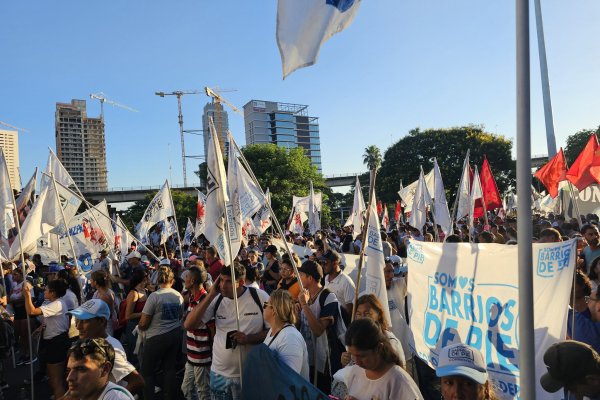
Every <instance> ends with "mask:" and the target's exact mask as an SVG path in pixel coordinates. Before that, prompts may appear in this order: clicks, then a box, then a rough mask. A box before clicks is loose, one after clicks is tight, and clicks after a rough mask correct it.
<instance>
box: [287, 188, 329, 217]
mask: <svg viewBox="0 0 600 400" xmlns="http://www.w3.org/2000/svg"><path fill="white" fill-rule="evenodd" d="M322 199H323V196H322V194H321V192H319V193H315V195H314V198H313V204H314V206H315V207H316V208H318V209H319V210H320V209H321V202H322ZM309 203H310V194H309V195H308V196H304V197H298V196H292V207H294V208H295V209H296V210H297V211H299V212H308V210H309V209H310V204H309Z"/></svg>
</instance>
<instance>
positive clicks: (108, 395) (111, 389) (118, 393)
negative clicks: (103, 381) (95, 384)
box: [98, 382, 135, 400]
mask: <svg viewBox="0 0 600 400" xmlns="http://www.w3.org/2000/svg"><path fill="white" fill-rule="evenodd" d="M134 399H135V398H134V397H133V396H132V395H131V393H129V391H128V390H127V389H125V388H124V387H122V386H119V385H116V384H114V383H112V382H108V385H106V387H105V388H104V390H103V391H102V393H100V396H98V400H134Z"/></svg>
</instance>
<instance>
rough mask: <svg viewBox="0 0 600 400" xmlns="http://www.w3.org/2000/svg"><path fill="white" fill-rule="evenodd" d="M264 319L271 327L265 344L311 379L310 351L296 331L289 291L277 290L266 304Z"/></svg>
mask: <svg viewBox="0 0 600 400" xmlns="http://www.w3.org/2000/svg"><path fill="white" fill-rule="evenodd" d="M264 309H265V310H264V318H265V321H266V322H267V323H268V324H269V325H270V326H271V329H270V330H269V332H268V333H267V337H266V338H265V341H264V343H265V344H266V345H267V346H269V348H270V349H271V350H273V351H275V352H276V353H277V354H278V355H279V358H280V359H281V360H282V361H283V362H284V363H285V364H287V365H288V366H289V367H290V368H291V369H293V370H294V371H296V372H297V373H298V374H300V375H302V376H303V377H304V378H305V379H306V380H308V378H309V376H308V375H309V369H308V350H307V349H306V342H305V341H304V338H303V337H302V334H301V333H300V332H299V331H298V329H296V326H295V325H294V324H295V323H296V312H295V309H294V300H293V299H292V296H291V295H290V293H289V292H288V291H287V290H284V289H277V290H275V291H274V292H272V293H271V297H270V298H269V302H268V303H265V304H264Z"/></svg>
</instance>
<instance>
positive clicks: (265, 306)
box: [263, 301, 273, 310]
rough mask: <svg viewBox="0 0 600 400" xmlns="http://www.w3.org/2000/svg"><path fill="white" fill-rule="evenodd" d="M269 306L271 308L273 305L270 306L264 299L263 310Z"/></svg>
mask: <svg viewBox="0 0 600 400" xmlns="http://www.w3.org/2000/svg"><path fill="white" fill-rule="evenodd" d="M269 307H271V308H273V306H272V305H270V304H269V303H267V302H266V301H265V302H264V303H263V309H264V310H266V309H267V308H269Z"/></svg>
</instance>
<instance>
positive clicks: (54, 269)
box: [48, 263, 65, 274]
mask: <svg viewBox="0 0 600 400" xmlns="http://www.w3.org/2000/svg"><path fill="white" fill-rule="evenodd" d="M63 269H65V267H63V266H62V265H60V264H57V263H50V265H49V268H48V273H49V274H53V273H56V272H58V271H62V270H63Z"/></svg>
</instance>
